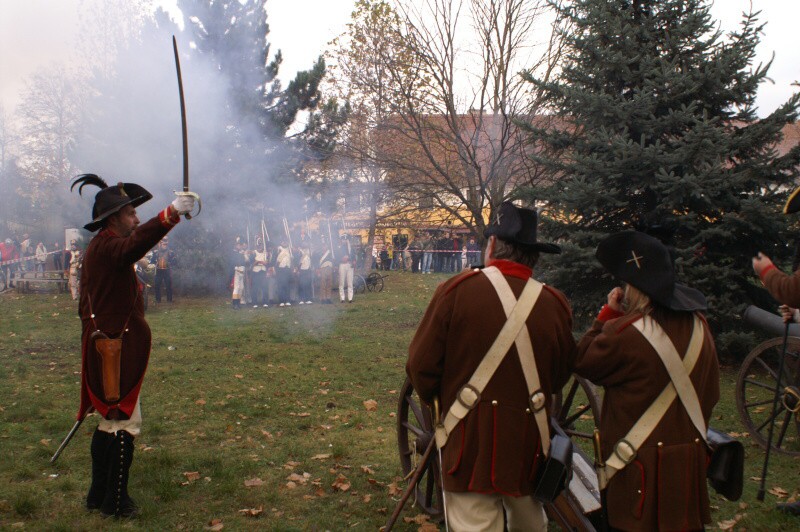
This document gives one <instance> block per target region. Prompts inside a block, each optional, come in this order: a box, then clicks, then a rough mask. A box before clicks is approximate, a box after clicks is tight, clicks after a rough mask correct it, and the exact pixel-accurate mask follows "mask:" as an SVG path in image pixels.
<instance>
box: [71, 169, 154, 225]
mask: <svg viewBox="0 0 800 532" xmlns="http://www.w3.org/2000/svg"><path fill="white" fill-rule="evenodd" d="M75 185H80V186H79V187H78V194H80V195H83V194H82V191H83V187H85V186H86V185H94V186H96V187H97V188H99V189H100V192H98V193H97V194H95V196H94V206H93V207H92V221H91V222H89V223H88V224H86V225H84V226H83V228H84V229H86V230H87V231H92V232H94V231H97V230H98V229H100V227H101V226H102V225H103V220H105V219H106V218H108V217H109V216H111V215H112V214H114V213H115V212H118V211H119V210H120V209H121V208H123V207H124V206H125V205H132V206H134V207H138V206H139V205H141V204H142V203H144V202H146V201H148V200H149V199H151V198H152V197H153V195H152V194H150V193H149V192H148V191H147V190H146V189H145V188H144V187H141V186H139V185H137V184H135V183H117V184H116V186H113V187H110V186H108V184H107V183H106V182H105V181H104V180H103V179H102V178H101V177H100V176H97V175H95V174H83V175H79V176H78V177H76V178H75V181H73V182H72V185H71V186H70V187H69V189H70V190H72V189H73V188H75Z"/></svg>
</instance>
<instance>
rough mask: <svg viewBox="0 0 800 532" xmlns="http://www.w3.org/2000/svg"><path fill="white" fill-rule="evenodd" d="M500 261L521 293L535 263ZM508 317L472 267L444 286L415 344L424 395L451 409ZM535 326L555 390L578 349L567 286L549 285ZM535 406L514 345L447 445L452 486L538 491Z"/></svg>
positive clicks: (545, 383)
mask: <svg viewBox="0 0 800 532" xmlns="http://www.w3.org/2000/svg"><path fill="white" fill-rule="evenodd" d="M493 265H494V266H497V267H498V268H500V270H501V271H502V272H503V274H504V275H505V277H506V279H507V280H508V282H509V284H510V285H511V289H512V290H513V292H514V294H515V296H517V297H519V295H520V293H521V292H522V289H523V288H524V286H525V283H526V280H527V278H528V277H530V276H531V274H532V272H531V270H530V269H529V268H526V267H524V266H522V265H520V264H517V263H513V262H508V261H495V262H494V263H493ZM505 321H506V317H505V313H504V312H503V308H502V305H501V303H500V299H499V298H498V296H497V293H496V292H495V290H494V287H493V286H492V284H491V282H490V281H489V279H488V278H487V277H486V276H485V275H483V274H480V273H479V272H476V271H470V272H465V273H463V274H461V275H457V276H455V277H453V278H451V279H450V280H448V281H446V282H445V283H443V284H442V285H440V286H439V287H438V288H437V290H436V293H435V294H434V295H433V299H432V300H431V302H430V304H429V305H428V309H427V311H426V312H425V316H424V318H423V319H422V321H421V322H420V325H419V328H418V329H417V333H416V335H415V336H414V339H413V340H412V342H411V345H410V347H409V355H408V362H407V365H406V371H407V373H408V375H409V377H410V379H411V382H412V384H413V385H414V389H415V390H416V391H417V393H418V394H419V396H420V398H421V399H422V400H423V401H424V402H426V403H430V402H431V401H432V400H433V398H434V397H436V396H439V397H440V398H441V399H440V400H441V406H442V412H443V415H444V413H446V412H447V411H448V410H449V408H450V405H451V404H452V403H453V401H454V400H455V397H456V393H457V392H458V390H459V389H460V388H461V387H462V386H463V385H464V384H466V383H467V382H468V381H469V378H470V377H471V376H472V374H473V372H474V371H475V369H476V368H477V367H478V364H479V363H480V361H481V360H482V359H483V357H484V355H485V354H486V352H487V351H488V350H489V347H490V346H491V345H492V343H493V342H494V340H495V338H496V337H497V335H498V333H499V332H500V329H501V328H502V326H503V324H504V323H505ZM527 326H528V330H529V331H530V334H531V339H532V342H533V350H534V353H535V357H536V366H537V368H538V371H539V376H540V380H541V383H542V388H543V391H544V393H545V394H546V396H548V397H549V396H550V394H551V393H553V392H554V391H555V390H558V389H560V388H561V387H562V386H563V385H564V383H565V382H566V381H567V379H568V378H569V376H570V374H571V373H572V367H573V364H574V361H575V356H576V346H575V341H574V339H573V337H572V314H571V311H570V308H569V304H568V303H567V301H566V299H565V298H564V296H563V295H562V294H561V292H559V291H557V290H555V289H553V288H550V287H546V289H544V290H542V293H541V295H540V296H539V299H538V301H537V302H536V305H535V306H534V308H533V311H532V312H531V315H530V317H529V318H528V320H527ZM495 402H496V404H495ZM527 409H528V388H527V385H526V383H525V378H524V376H523V374H522V369H521V367H520V363H519V356H518V355H517V350H516V348H515V347H512V348H511V349H510V351H509V353H508V355H506V357H505V359H504V360H503V362H502V363H501V364H500V366H499V367H498V369H497V371H496V372H495V374H494V376H493V377H492V379H491V380H490V381H489V383H488V385H487V386H486V388H485V389H484V391H483V393H482V396H481V401H480V402H479V404H478V406H476V407H475V408H474V409H473V410H472V411H471V412H470V413H469V414H467V416H466V417H465V418H464V419H463V420H462V421H461V423H459V424H458V425H457V427H456V428H455V429H454V430H453V432H452V433H451V434H450V438H449V439H448V442H447V444H446V445H445V446H444V449H443V450H442V454H443V457H442V461H443V468H444V470H445V472H446V475H445V479H444V486H445V489H447V490H448V491H458V492H464V491H474V492H481V493H504V494H508V495H515V496H518V495H523V494H530V493H531V492H532V485H531V480H532V478H533V475H534V472H535V466H536V457H537V455H538V454H539V449H540V442H539V431H538V429H537V427H536V421H535V420H534V416H533V414H531V413H529V412H528V411H527Z"/></svg>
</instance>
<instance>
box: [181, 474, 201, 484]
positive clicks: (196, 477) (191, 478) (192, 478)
mask: <svg viewBox="0 0 800 532" xmlns="http://www.w3.org/2000/svg"><path fill="white" fill-rule="evenodd" d="M183 476H184V477H186V480H188V481H189V482H194V481H195V480H200V472H199V471H185V472H184V473H183Z"/></svg>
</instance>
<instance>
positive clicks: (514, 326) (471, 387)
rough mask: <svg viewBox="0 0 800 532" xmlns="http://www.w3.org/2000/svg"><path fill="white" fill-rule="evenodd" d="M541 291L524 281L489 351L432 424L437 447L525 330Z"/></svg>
mask: <svg viewBox="0 0 800 532" xmlns="http://www.w3.org/2000/svg"><path fill="white" fill-rule="evenodd" d="M541 291H542V285H541V283H538V282H536V281H534V280H533V279H529V280H528V283H527V284H526V285H525V289H524V290H523V291H522V294H521V295H520V298H519V301H517V303H516V305H514V309H513V310H512V311H511V313H510V314H509V315H508V316H507V320H506V323H505V324H504V325H503V328H502V329H500V333H499V334H498V336H497V338H496V339H495V341H494V343H493V344H492V346H491V347H490V348H489V351H488V352H487V353H486V355H485V356H484V357H483V360H482V361H481V363H480V364H479V365H478V368H477V369H476V370H475V372H474V373H473V374H472V377H470V379H469V382H467V384H465V385H464V386H463V387H462V388H461V390H459V392H458V395H457V396H456V401H455V402H454V403H453V404H452V405H451V406H450V410H448V412H447V414H446V415H445V416H444V418H443V420H442V422H441V423H439V425H437V426H436V427H435V436H436V444H437V445H438V446H439V448H442V447H444V445H445V443H447V438H448V437H449V435H450V433H451V432H452V431H453V429H454V428H455V427H456V425H458V423H459V422H460V421H461V420H462V419H464V417H465V416H466V415H467V414H468V413H469V411H470V410H472V409H473V408H474V407H475V406H476V405H477V404H478V402H479V401H480V398H481V392H483V389H484V388H485V387H486V385H487V384H488V383H489V380H490V379H491V378H492V375H494V372H495V371H496V370H497V368H498V366H500V362H502V361H503V359H504V358H505V356H506V354H507V353H508V351H509V349H510V348H511V344H513V343H514V340H515V339H516V338H517V336H518V335H519V333H520V330H521V329H525V321H526V320H527V319H528V316H529V315H530V313H531V310H532V309H533V306H534V305H535V304H536V300H537V299H538V298H539V294H540V293H541Z"/></svg>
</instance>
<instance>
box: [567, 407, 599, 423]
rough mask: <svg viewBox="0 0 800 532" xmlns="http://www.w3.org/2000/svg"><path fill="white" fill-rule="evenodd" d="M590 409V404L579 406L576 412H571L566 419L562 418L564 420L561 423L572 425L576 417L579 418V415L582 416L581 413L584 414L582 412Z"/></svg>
mask: <svg viewBox="0 0 800 532" xmlns="http://www.w3.org/2000/svg"><path fill="white" fill-rule="evenodd" d="M591 409H592V406H591V405H585V406H583V407H582V408H580V409H579V410H578V411H577V412H575V413H574V414H572V415H571V416H569V417H568V418H567V419H565V420H564V422H563V423H562V425H564V426H565V427H571V426H572V424H573V423H574V422H575V421H577V420H578V419H580V417H581V416H582V415H583V414H584V413H585V412H586V411H587V410H591Z"/></svg>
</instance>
